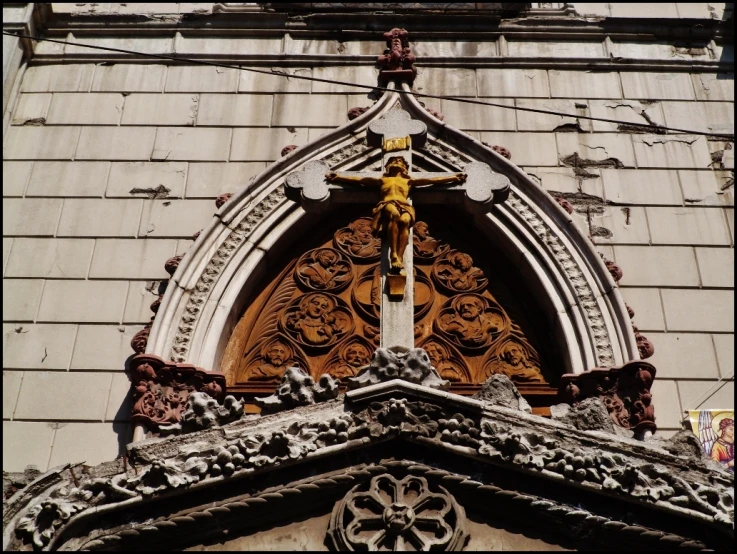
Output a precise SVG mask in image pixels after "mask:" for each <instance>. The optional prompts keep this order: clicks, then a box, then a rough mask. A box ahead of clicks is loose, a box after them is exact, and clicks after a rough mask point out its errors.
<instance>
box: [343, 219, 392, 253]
mask: <svg viewBox="0 0 737 554" xmlns="http://www.w3.org/2000/svg"><path fill="white" fill-rule="evenodd" d="M335 246H336V247H337V248H338V249H339V250H342V251H343V252H345V253H346V254H348V255H349V256H350V257H351V258H353V259H354V260H356V261H359V262H360V261H363V262H368V261H376V260H378V259H379V256H381V241H380V240H379V239H377V238H375V237H374V235H373V232H372V230H371V218H369V217H360V218H358V219H356V220H355V221H353V222H352V223H350V224H349V225H348V227H344V228H343V229H340V230H339V231H338V232H337V233H335Z"/></svg>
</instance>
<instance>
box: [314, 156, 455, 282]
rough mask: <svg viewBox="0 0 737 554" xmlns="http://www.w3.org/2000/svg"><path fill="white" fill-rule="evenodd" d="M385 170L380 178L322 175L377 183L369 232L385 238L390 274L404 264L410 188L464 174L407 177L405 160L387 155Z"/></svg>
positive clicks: (411, 222) (409, 222)
mask: <svg viewBox="0 0 737 554" xmlns="http://www.w3.org/2000/svg"><path fill="white" fill-rule="evenodd" d="M385 169H386V171H385V172H384V175H382V176H381V177H378V178H377V177H357V176H356V177H354V176H349V175H340V174H338V173H328V174H327V175H326V176H325V178H326V179H327V180H328V181H329V182H333V183H355V184H359V185H366V186H379V187H381V188H380V192H381V200H380V201H379V203H378V204H376V207H375V208H374V210H373V212H372V214H373V218H374V219H373V222H372V223H371V231H372V232H373V234H374V236H375V237H379V238H381V239H382V240H384V239H387V240H388V241H389V252H390V262H391V271H392V273H401V272H402V270H403V268H404V266H403V265H402V258H403V257H404V251H405V249H406V248H407V244H408V243H409V230H410V229H411V228H412V226H413V225H414V224H415V209H414V208H413V207H412V204H410V203H409V194H410V191H411V190H412V188H413V187H423V186H427V185H454V184H460V183H463V182H464V181H465V180H466V174H465V173H457V174H455V175H449V176H447V177H432V178H429V179H422V178H418V179H416V178H414V177H410V174H409V167H407V162H406V160H405V159H404V158H403V157H401V156H395V157H393V158H389V161H388V162H387V164H386V168H385Z"/></svg>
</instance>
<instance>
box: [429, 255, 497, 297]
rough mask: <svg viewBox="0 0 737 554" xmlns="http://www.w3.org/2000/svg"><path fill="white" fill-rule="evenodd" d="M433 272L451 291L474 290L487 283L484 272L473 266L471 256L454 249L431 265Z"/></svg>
mask: <svg viewBox="0 0 737 554" xmlns="http://www.w3.org/2000/svg"><path fill="white" fill-rule="evenodd" d="M433 274H434V275H435V278H436V279H437V280H438V282H439V283H441V284H442V285H444V286H445V287H446V288H448V289H450V290H451V291H458V292H467V291H475V290H480V289H482V288H484V287H485V286H486V285H487V284H488V280H487V279H486V277H485V276H484V272H483V271H481V270H480V269H479V268H478V267H473V258H471V256H469V255H468V254H465V253H463V252H458V251H455V250H454V251H453V252H450V253H448V254H447V255H446V256H445V257H444V258H443V259H441V260H438V262H437V264H436V265H435V267H433Z"/></svg>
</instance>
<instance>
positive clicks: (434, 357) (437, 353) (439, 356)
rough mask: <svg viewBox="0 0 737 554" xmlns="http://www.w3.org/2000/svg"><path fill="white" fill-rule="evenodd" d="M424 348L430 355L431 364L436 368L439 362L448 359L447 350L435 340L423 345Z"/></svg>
mask: <svg viewBox="0 0 737 554" xmlns="http://www.w3.org/2000/svg"><path fill="white" fill-rule="evenodd" d="M424 348H425V352H427V355H428V356H430V361H432V365H433V366H434V367H436V368H437V367H438V364H440V362H442V361H444V360H447V359H448V356H449V355H448V351H447V350H446V348H445V347H444V346H443V345H441V344H438V343H437V342H434V341H433V342H429V343H427V344H426V345H425V346H424Z"/></svg>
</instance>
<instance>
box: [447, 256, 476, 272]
mask: <svg viewBox="0 0 737 554" xmlns="http://www.w3.org/2000/svg"><path fill="white" fill-rule="evenodd" d="M451 262H452V263H453V265H455V266H456V267H459V268H461V269H462V270H463V271H468V270H469V269H471V267H472V266H473V258H471V256H469V255H468V254H465V253H464V252H454V253H453V254H451Z"/></svg>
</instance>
